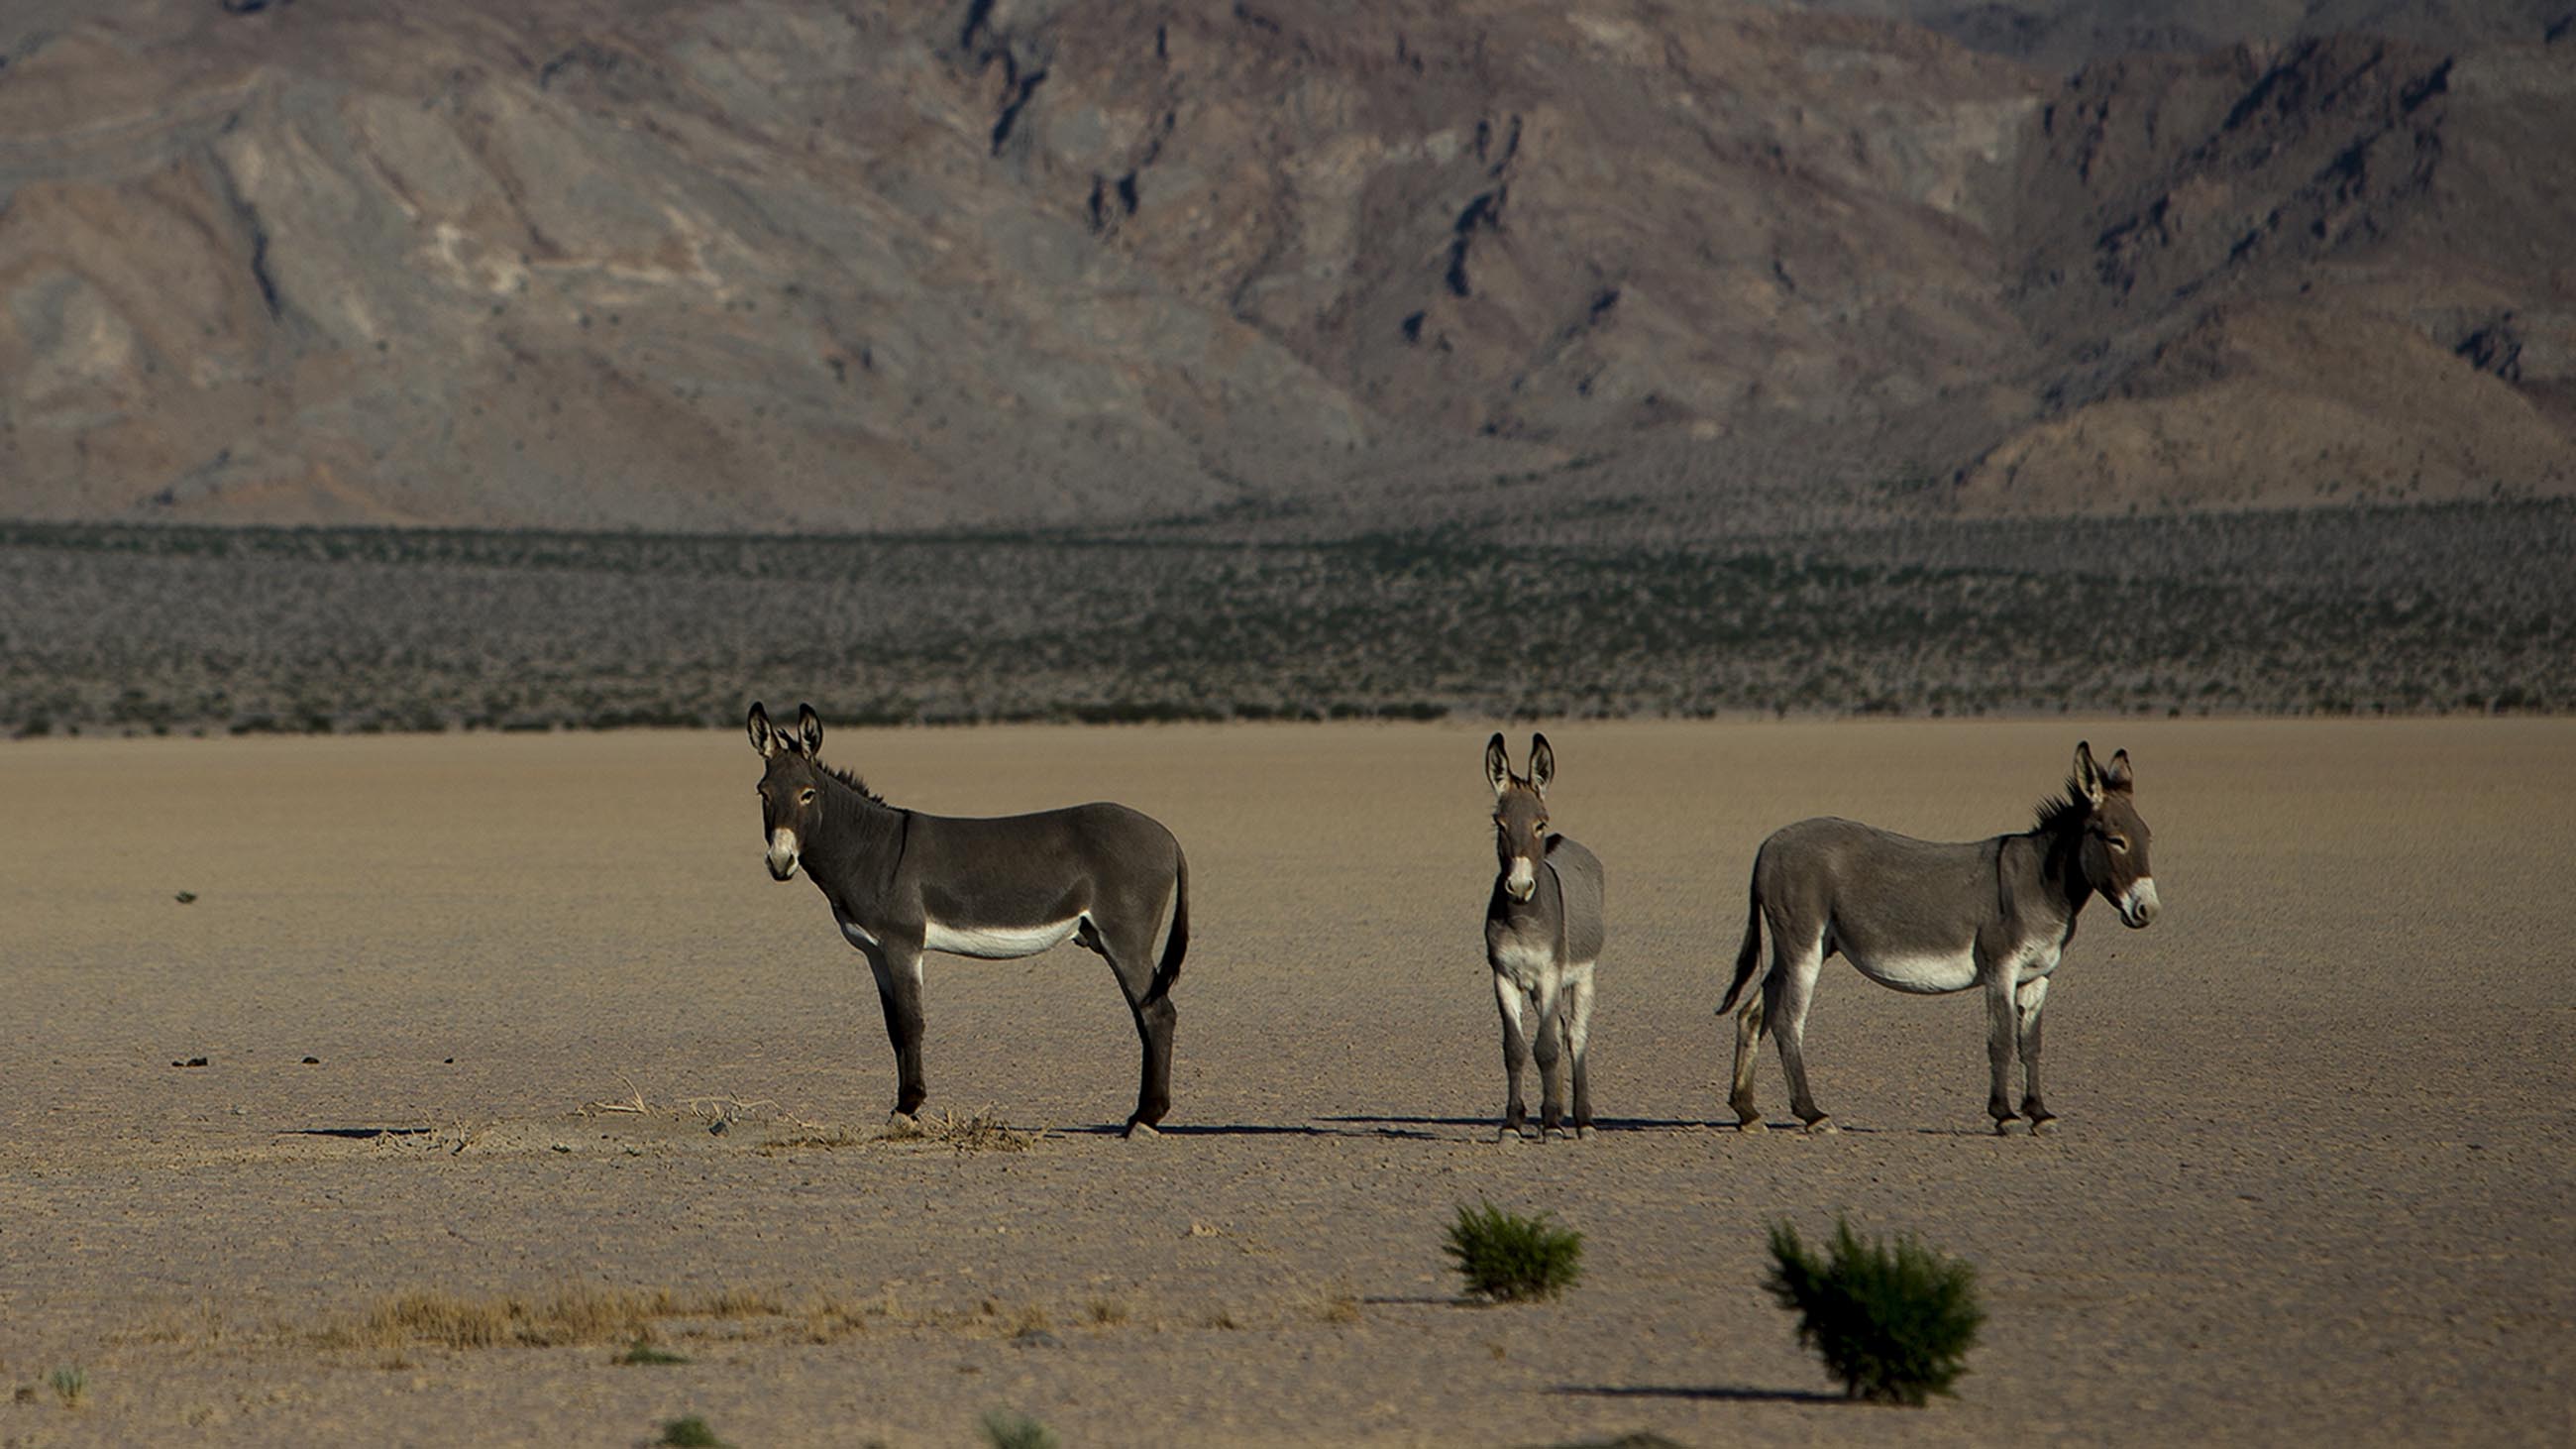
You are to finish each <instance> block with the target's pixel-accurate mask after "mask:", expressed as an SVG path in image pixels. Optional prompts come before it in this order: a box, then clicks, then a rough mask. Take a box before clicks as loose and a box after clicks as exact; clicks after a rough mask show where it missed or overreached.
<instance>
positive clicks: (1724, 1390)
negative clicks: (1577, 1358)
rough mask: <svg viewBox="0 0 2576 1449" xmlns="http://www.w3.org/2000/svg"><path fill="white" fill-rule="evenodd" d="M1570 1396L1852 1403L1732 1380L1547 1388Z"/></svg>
mask: <svg viewBox="0 0 2576 1449" xmlns="http://www.w3.org/2000/svg"><path fill="white" fill-rule="evenodd" d="M1547 1392H1548V1393H1550V1394H1555V1395H1560V1396H1563V1397H1567V1398H1586V1399H1689V1400H1693V1401H1696V1402H1700V1403H1726V1404H1848V1403H1850V1402H1851V1400H1850V1399H1849V1398H1847V1397H1845V1396H1844V1395H1841V1394H1832V1393H1826V1392H1823V1391H1822V1390H1818V1389H1753V1388H1744V1387H1741V1386H1738V1385H1732V1384H1674V1385H1669V1386H1667V1385H1662V1384H1558V1385H1557V1386H1556V1387H1554V1388H1552V1389H1549V1390H1547Z"/></svg>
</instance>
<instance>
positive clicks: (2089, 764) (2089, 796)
mask: <svg viewBox="0 0 2576 1449" xmlns="http://www.w3.org/2000/svg"><path fill="white" fill-rule="evenodd" d="M2075 788H2076V789H2078V790H2080V791H2082V792H2083V793H2084V798H2085V799H2086V800H2088V801H2090V802H2091V803H2093V804H2095V805H2099V804H2101V803H2102V772H2101V771H2100V770H2098V769H2095V768H2094V766H2093V747H2092V746H2091V745H2090V744H2087V743H2086V742H2084V741H2083V740H2077V741H2076V742H2075Z"/></svg>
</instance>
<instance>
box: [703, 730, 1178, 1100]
mask: <svg viewBox="0 0 2576 1449" xmlns="http://www.w3.org/2000/svg"><path fill="white" fill-rule="evenodd" d="M750 729H751V747H752V748H753V749H755V750H757V751H759V752H760V758H761V759H762V761H763V762H764V763H765V765H766V768H765V769H764V771H763V772H762V774H761V777H760V815H761V833H762V835H763V836H764V837H765V838H766V839H767V840H768V842H769V874H770V876H771V877H772V878H773V879H776V880H780V881H786V880H791V879H793V878H794V877H795V875H796V871H797V868H798V867H799V866H800V865H801V866H803V867H804V869H805V872H806V874H808V875H809V876H811V877H812V878H813V881H814V884H815V885H817V886H820V887H821V888H822V891H823V898H824V899H825V900H827V901H830V902H831V903H832V919H833V920H835V921H837V922H839V923H840V927H841V934H842V935H843V936H846V937H848V938H849V942H850V944H851V945H853V946H856V947H857V948H858V949H859V954H860V955H862V956H865V957H867V958H868V969H869V970H871V971H873V972H875V973H876V978H877V1000H878V1002H879V1003H880V1004H882V1005H883V1006H884V1008H885V1022H886V1035H887V1036H888V1037H889V1038H890V1039H892V1041H893V1042H894V1059H895V1104H894V1110H895V1116H896V1118H897V1119H898V1120H901V1119H908V1118H910V1117H911V1116H912V1114H913V1113H914V1112H915V1111H917V1110H918V1109H919V1108H920V1106H921V1103H922V1099H923V1097H925V1096H926V1095H928V1094H927V1092H926V1091H925V1090H924V1089H923V1087H922V1080H921V987H922V976H921V954H922V952H924V951H945V952H947V953H949V954H950V955H952V956H974V957H980V958H982V959H984V960H988V961H1006V960H1011V959H1014V958H1016V957H1021V956H1034V955H1036V954H1037V953H1038V952H1040V951H1043V950H1045V949H1047V948H1048V947H1050V946H1053V945H1056V944H1058V943H1060V942H1062V941H1066V940H1071V941H1074V942H1075V943H1077V944H1079V945H1081V946H1082V947H1083V948H1084V949H1086V950H1089V951H1092V952H1095V953H1097V954H1098V955H1100V956H1101V957H1103V958H1104V959H1106V960H1107V961H1108V962H1109V969H1110V970H1111V971H1113V972H1115V973H1116V974H1117V977H1118V986H1119V989H1120V990H1122V991H1124V992H1126V993H1127V1009H1128V1011H1129V1012H1130V1013H1131V1014H1132V1015H1133V1016H1134V1017H1135V1019H1136V1035H1137V1036H1138V1037H1139V1038H1140V1039H1141V1040H1142V1041H1143V1043H1144V1051H1145V1056H1144V1068H1143V1072H1142V1080H1141V1081H1140V1083H1139V1085H1138V1086H1137V1089H1136V1111H1135V1113H1134V1115H1132V1116H1130V1117H1129V1118H1128V1119H1127V1126H1126V1131H1125V1133H1124V1134H1122V1135H1126V1136H1135V1135H1137V1134H1139V1133H1141V1134H1143V1135H1145V1136H1148V1137H1151V1136H1153V1135H1154V1124H1155V1123H1157V1122H1160V1121H1161V1120H1163V1114H1164V1113H1165V1112H1166V1111H1168V1110H1170V1108H1171V1105H1172V1025H1173V1022H1174V1021H1175V1020H1176V1019H1177V1017H1178V1012H1177V1011H1176V1010H1175V1009H1174V1008H1173V1005H1172V999H1171V990H1172V982H1173V981H1174V980H1175V979H1176V978H1178V977H1179V976H1180V974H1181V956H1182V953H1183V952H1185V951H1186V950H1188V948H1189V943H1190V867H1189V862H1188V860H1187V859H1186V858H1185V857H1183V856H1182V854H1181V846H1180V842H1179V841H1177V840H1174V839H1173V838H1172V832H1170V831H1169V830H1166V829H1164V828H1163V826H1162V825H1161V823H1160V822H1158V821H1156V820H1154V819H1153V818H1152V817H1150V816H1147V815H1142V814H1139V813H1138V812H1136V811H1134V810H1130V809H1128V808H1127V807H1126V806H1124V805H1106V804H1095V805H1076V806H1073V807H1071V808H1069V809H1064V810H1049V811H1045V812H1043V813H1040V814H1036V815H1009V816H1002V817H998V818H991V819H957V818H953V817H947V816H939V815H924V814H921V813H919V812H918V811H913V810H905V809H901V808H899V807H896V806H893V805H888V804H887V803H886V802H885V801H884V800H883V799H882V798H880V797H879V796H878V795H877V794H876V792H874V791H872V790H870V789H869V788H868V787H867V785H866V784H865V783H864V782H862V781H861V780H860V779H859V778H858V777H857V776H855V775H851V774H849V773H847V772H845V771H841V770H835V769H832V768H829V767H828V766H826V765H824V764H823V763H822V762H821V760H820V759H819V758H818V755H819V752H820V751H821V750H822V748H823V722H822V720H821V719H819V718H817V717H816V716H815V714H814V710H813V708H812V707H811V706H810V705H800V706H798V708H797V711H796V733H795V734H793V735H789V734H788V733H787V732H785V731H784V730H779V729H773V728H772V727H771V726H770V723H769V714H768V712H767V711H766V710H764V709H762V708H761V707H760V706H759V705H758V704H754V705H753V706H752V707H751V718H750ZM1167 903H1168V905H1169V906H1170V908H1171V928H1170V930H1169V932H1168V933H1167V934H1166V936H1165V938H1164V942H1163V955H1162V959H1161V960H1160V961H1156V960H1155V959H1154V955H1153V946H1154V935H1155V932H1156V930H1157V928H1159V927H1160V926H1161V924H1162V919H1163V911H1164V907H1165V905H1166V904H1167Z"/></svg>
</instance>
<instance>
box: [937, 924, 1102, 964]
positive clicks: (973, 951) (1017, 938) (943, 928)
mask: <svg viewBox="0 0 2576 1449" xmlns="http://www.w3.org/2000/svg"><path fill="white" fill-rule="evenodd" d="M1082 919H1083V918H1082V917H1080V916H1076V917H1074V918H1073V919H1072V920H1069V921H1057V922H1055V923H1053V924H1052V925H1044V926H951V925H945V924H943V923H941V922H938V921H929V922H925V923H924V924H923V928H922V933H921V945H922V949H924V950H927V951H945V952H947V953H948V954H949V955H951V956H974V957H977V958H979V959H982V960H986V961H1008V960H1010V959H1012V958H1013V957H1017V956H1034V955H1036V954H1037V953H1039V952H1040V951H1043V950H1045V949H1047V948H1048V947H1050V946H1060V945H1062V944H1064V943H1065V942H1067V941H1070V940H1072V939H1073V933H1074V930H1075V928H1076V927H1078V926H1080V925H1081V924H1082Z"/></svg>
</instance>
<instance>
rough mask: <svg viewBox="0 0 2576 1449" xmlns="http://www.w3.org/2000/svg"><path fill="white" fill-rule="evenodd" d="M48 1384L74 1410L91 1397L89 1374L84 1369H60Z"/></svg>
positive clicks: (48, 1380) (54, 1373) (49, 1379)
mask: <svg viewBox="0 0 2576 1449" xmlns="http://www.w3.org/2000/svg"><path fill="white" fill-rule="evenodd" d="M46 1382H48V1383H50V1384H52V1385H53V1386H54V1392H55V1393H56V1394H58V1395H60V1396H61V1397H62V1401H63V1402H64V1403H65V1404H68V1405H70V1406H71V1407H73V1408H78V1407H80V1402H81V1400H82V1399H84V1398H86V1397H88V1396H89V1374H88V1373H87V1372H86V1371H85V1370H82V1369H77V1368H58V1369H56V1370H54V1372H53V1374H52V1376H51V1377H50V1378H48V1379H47V1380H46Z"/></svg>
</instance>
